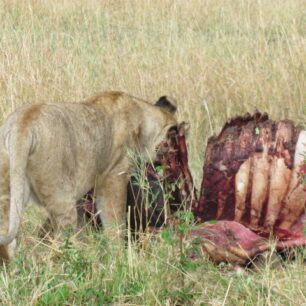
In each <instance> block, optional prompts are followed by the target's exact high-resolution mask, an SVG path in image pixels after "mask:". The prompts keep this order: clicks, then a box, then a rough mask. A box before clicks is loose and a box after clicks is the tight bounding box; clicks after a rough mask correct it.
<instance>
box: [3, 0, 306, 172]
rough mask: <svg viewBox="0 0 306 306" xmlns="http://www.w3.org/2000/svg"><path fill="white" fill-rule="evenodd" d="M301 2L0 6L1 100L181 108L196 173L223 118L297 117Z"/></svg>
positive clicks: (301, 91) (132, 0)
mask: <svg viewBox="0 0 306 306" xmlns="http://www.w3.org/2000/svg"><path fill="white" fill-rule="evenodd" d="M304 9H305V3H304V1H302V0H291V1H289V0H288V1H284V0H258V1H253V0H237V1H222V0H206V1H202V0H192V1H184V0H178V1H170V0H156V1H137V0H127V1H126V0H124V1H123V0H122V1H98V0H96V1H94V0H91V1H86V0H84V1H83V0H82V1H81V0H79V1H64V0H61V1H59V0H55V1H42V0H41V1H38V0H37V1H18V0H15V1H12V0H7V1H1V4H0V16H1V18H0V20H1V31H0V65H1V66H0V84H1V87H0V103H1V115H2V116H4V117H5V116H6V115H7V114H8V113H9V112H11V111H12V110H14V109H15V108H16V107H17V106H18V105H21V104H23V103H27V102H31V103H34V102H47V101H49V102H50V101H72V100H73V101H74V100H81V99H83V98H85V97H88V96H89V95H91V94H93V93H95V92H98V91H101V90H112V89H115V90H123V91H127V92H129V93H131V94H133V95H135V96H140V97H142V98H145V99H148V100H150V101H152V102H153V101H154V100H156V99H157V98H158V97H159V96H161V95H164V94H168V95H171V96H173V97H175V98H177V100H178V101H179V106H180V116H179V117H180V119H183V120H187V121H189V122H190V123H191V130H190V137H189V140H188V142H189V147H190V152H191V164H192V169H193V171H195V172H196V174H197V176H198V175H199V170H198V166H199V164H201V163H202V159H203V157H202V155H203V154H202V153H203V151H204V145H205V143H206V139H207V137H208V136H209V135H211V134H212V133H213V132H218V131H219V129H220V127H221V125H222V124H223V123H224V121H225V120H226V119H227V118H229V117H230V116H233V115H236V114H242V113H244V112H247V111H251V112H252V111H253V110H254V109H255V108H257V109H259V110H261V111H267V112H268V113H269V114H271V116H272V117H273V118H275V119H278V118H284V117H288V118H291V119H295V120H301V116H302V114H303V116H304V119H305V108H304V109H303V104H304V106H305V52H304V50H305V25H306V24H305V17H304V15H303V10H304Z"/></svg>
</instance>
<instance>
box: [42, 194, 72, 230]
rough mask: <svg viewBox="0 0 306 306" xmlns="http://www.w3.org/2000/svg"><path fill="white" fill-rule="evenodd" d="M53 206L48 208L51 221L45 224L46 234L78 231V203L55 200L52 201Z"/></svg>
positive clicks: (69, 200)
mask: <svg viewBox="0 0 306 306" xmlns="http://www.w3.org/2000/svg"><path fill="white" fill-rule="evenodd" d="M51 202H52V204H50V205H48V206H46V209H47V211H48V212H49V219H48V220H47V222H46V224H47V226H46V224H45V226H44V227H45V228H44V230H45V231H46V232H53V233H54V234H56V233H59V232H63V231H64V230H67V229H73V230H76V229H77V224H78V215H77V209H76V201H75V200H74V199H69V198H67V199H64V200H61V199H58V198H54V199H52V200H51V201H50V203H51Z"/></svg>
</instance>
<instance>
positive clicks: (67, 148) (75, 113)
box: [0, 92, 176, 258]
mask: <svg viewBox="0 0 306 306" xmlns="http://www.w3.org/2000/svg"><path fill="white" fill-rule="evenodd" d="M174 125H176V120H175V118H174V116H173V114H171V113H170V112H168V111H167V109H166V108H163V107H157V106H154V105H151V104H149V103H146V102H145V101H143V100H141V99H138V98H135V97H132V96H129V95H127V94H125V93H122V92H104V93H101V94H98V95H96V96H94V97H92V98H90V99H88V100H87V101H84V102H82V103H59V104H37V105H26V106H22V107H20V108H19V109H17V110H16V111H15V112H14V113H12V114H11V115H10V116H9V117H8V118H7V120H6V121H5V123H4V124H3V125H2V127H1V128H0V142H1V143H0V256H1V257H2V258H11V257H12V256H13V253H14V246H15V238H16V235H17V232H18V228H19V224H20V218H21V215H22V213H23V210H24V208H25V206H26V204H27V202H28V201H29V199H30V197H31V198H33V199H34V200H35V201H36V202H37V203H38V204H39V205H41V206H43V207H45V208H46V209H47V211H48V212H49V215H50V219H51V222H52V224H53V227H55V228H56V229H57V230H59V229H62V228H66V227H67V226H68V227H69V226H70V227H73V228H75V227H76V226H77V210H76V202H77V200H79V199H80V198H81V197H82V196H83V195H84V194H85V193H86V192H87V191H88V190H90V189H91V188H92V187H93V186H95V192H96V200H97V207H98V210H99V212H100V217H101V219H102V221H103V225H104V227H105V228H106V229H107V228H110V227H112V226H114V225H117V226H123V225H124V224H125V211H126V187H127V183H128V179H129V174H128V173H129V161H128V159H127V155H126V149H127V148H130V149H133V150H135V149H136V150H138V151H139V152H140V153H142V154H143V155H144V156H145V157H146V159H147V160H151V161H154V160H155V159H156V147H157V145H158V144H159V143H161V141H163V140H164V139H165V138H166V135H167V132H168V130H169V129H170V128H171V127H173V126H174Z"/></svg>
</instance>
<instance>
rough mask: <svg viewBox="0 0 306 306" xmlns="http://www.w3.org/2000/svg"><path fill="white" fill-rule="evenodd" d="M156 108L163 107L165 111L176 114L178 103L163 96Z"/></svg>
mask: <svg viewBox="0 0 306 306" xmlns="http://www.w3.org/2000/svg"><path fill="white" fill-rule="evenodd" d="M155 106H157V107H161V108H162V109H164V110H165V111H167V112H169V113H171V114H174V113H175V112H176V108H177V103H176V101H175V99H173V98H171V97H167V96H162V97H160V98H159V99H158V101H157V102H156V103H155Z"/></svg>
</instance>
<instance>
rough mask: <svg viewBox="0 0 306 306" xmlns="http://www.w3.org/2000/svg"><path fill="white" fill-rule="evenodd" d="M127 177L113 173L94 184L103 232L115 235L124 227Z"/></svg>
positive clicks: (116, 172)
mask: <svg viewBox="0 0 306 306" xmlns="http://www.w3.org/2000/svg"><path fill="white" fill-rule="evenodd" d="M127 183H128V175H127V174H126V173H125V172H124V173H123V172H118V171H113V172H112V173H111V174H109V175H108V176H107V177H104V178H98V179H97V182H96V188H95V190H96V195H95V196H96V203H97V209H98V212H99V214H100V217H101V220H102V224H103V227H104V230H105V231H106V232H107V234H108V233H110V232H111V233H114V232H115V233H116V232H117V230H118V229H119V230H123V229H124V228H125V225H126V198H127Z"/></svg>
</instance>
